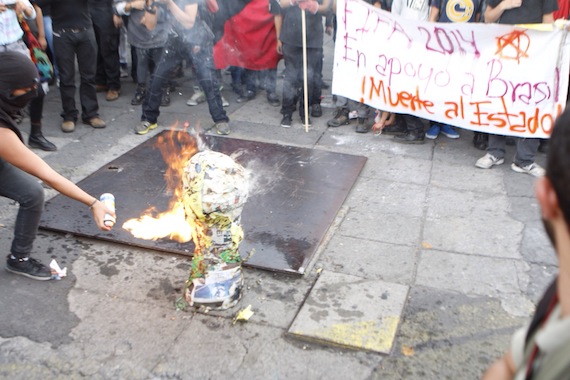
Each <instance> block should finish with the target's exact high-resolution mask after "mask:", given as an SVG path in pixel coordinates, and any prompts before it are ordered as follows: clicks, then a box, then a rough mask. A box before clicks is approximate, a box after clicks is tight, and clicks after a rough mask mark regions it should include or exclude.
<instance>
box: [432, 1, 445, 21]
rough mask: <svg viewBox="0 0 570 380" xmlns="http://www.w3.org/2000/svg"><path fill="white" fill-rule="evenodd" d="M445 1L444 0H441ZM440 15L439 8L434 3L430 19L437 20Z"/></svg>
mask: <svg viewBox="0 0 570 380" xmlns="http://www.w3.org/2000/svg"><path fill="white" fill-rule="evenodd" d="M441 1H443V0H441ZM438 17H439V8H438V7H434V6H433V5H432V6H430V7H429V21H430V22H436V21H437V19H438Z"/></svg>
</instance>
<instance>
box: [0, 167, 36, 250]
mask: <svg viewBox="0 0 570 380" xmlns="http://www.w3.org/2000/svg"><path fill="white" fill-rule="evenodd" d="M0 196H3V197H6V198H9V199H13V200H15V201H16V202H18V203H19V204H20V208H19V210H18V215H17V217H16V226H15V228H14V240H12V248H11V250H10V252H11V253H12V254H13V255H14V256H15V257H17V258H20V257H26V256H28V255H29V253H30V252H31V251H32V247H33V245H34V240H35V238H36V235H37V233H38V226H39V224H40V218H41V216H42V211H43V208H44V189H43V187H42V185H40V183H39V182H38V181H37V180H36V178H35V177H32V176H31V175H29V174H28V173H25V172H23V171H22V170H20V169H18V168H16V167H15V166H13V165H12V164H9V163H7V162H6V161H4V160H3V159H1V158H0Z"/></svg>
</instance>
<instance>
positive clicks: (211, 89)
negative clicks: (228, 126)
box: [190, 46, 229, 123]
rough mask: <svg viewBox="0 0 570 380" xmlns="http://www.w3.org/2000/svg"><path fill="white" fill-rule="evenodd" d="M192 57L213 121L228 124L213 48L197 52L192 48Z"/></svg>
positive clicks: (205, 48) (203, 48)
mask: <svg viewBox="0 0 570 380" xmlns="http://www.w3.org/2000/svg"><path fill="white" fill-rule="evenodd" d="M190 55H191V56H192V61H193V62H194V65H195V67H196V76H197V79H198V83H199V84H200V87H201V88H202V90H203V91H204V94H205V96H206V101H207V102H208V110H209V111H210V116H211V117H212V120H213V121H214V123H221V122H225V123H227V122H228V121H229V118H228V116H227V115H226V111H225V110H224V107H223V105H222V96H221V93H220V83H219V81H218V76H217V73H216V67H215V65H214V57H213V52H212V47H204V46H202V47H201V48H200V49H199V51H197V52H196V51H195V49H192V48H191V50H190Z"/></svg>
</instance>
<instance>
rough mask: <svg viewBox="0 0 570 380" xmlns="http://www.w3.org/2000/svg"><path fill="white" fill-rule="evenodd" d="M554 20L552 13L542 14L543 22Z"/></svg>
mask: <svg viewBox="0 0 570 380" xmlns="http://www.w3.org/2000/svg"><path fill="white" fill-rule="evenodd" d="M553 22H554V13H549V14H546V15H543V16H542V23H543V24H552V23H553Z"/></svg>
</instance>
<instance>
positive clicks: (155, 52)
mask: <svg viewBox="0 0 570 380" xmlns="http://www.w3.org/2000/svg"><path fill="white" fill-rule="evenodd" d="M163 51H164V48H163V47H158V48H150V49H146V48H139V47H138V48H136V52H137V80H138V82H137V83H138V84H142V85H146V84H147V81H148V80H149V78H150V77H151V70H150V63H151V62H152V63H153V65H154V67H156V66H157V65H158V63H159V62H160V59H161V57H162V52H163Z"/></svg>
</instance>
